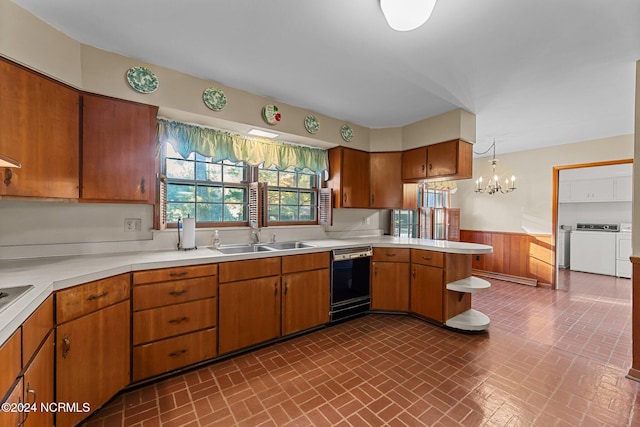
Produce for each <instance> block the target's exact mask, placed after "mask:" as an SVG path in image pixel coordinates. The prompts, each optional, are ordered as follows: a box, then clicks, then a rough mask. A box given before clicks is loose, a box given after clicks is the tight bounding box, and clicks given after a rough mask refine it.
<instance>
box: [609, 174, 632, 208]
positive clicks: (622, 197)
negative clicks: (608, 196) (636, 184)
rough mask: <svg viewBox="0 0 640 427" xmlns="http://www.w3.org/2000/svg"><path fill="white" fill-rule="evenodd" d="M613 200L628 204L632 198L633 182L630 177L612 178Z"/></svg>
mask: <svg viewBox="0 0 640 427" xmlns="http://www.w3.org/2000/svg"><path fill="white" fill-rule="evenodd" d="M613 185H614V191H615V194H614V197H613V198H614V200H615V201H618V202H630V201H631V200H632V197H633V180H632V178H631V177H630V176H619V177H616V178H613Z"/></svg>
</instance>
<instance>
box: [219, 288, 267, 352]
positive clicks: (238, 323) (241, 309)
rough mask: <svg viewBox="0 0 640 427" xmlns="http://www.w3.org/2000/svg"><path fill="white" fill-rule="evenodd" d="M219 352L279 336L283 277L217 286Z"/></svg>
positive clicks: (229, 350)
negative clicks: (281, 280) (281, 281)
mask: <svg viewBox="0 0 640 427" xmlns="http://www.w3.org/2000/svg"><path fill="white" fill-rule="evenodd" d="M218 297H219V308H218V311H219V317H218V325H219V330H218V334H219V336H218V341H219V353H220V354H224V353H229V352H231V351H234V350H239V349H241V348H244V347H249V346H251V345H254V344H258V343H261V342H265V341H269V340H271V339H273V338H277V337H279V336H280V276H272V277H264V278H261V279H251V280H244V281H240V282H230V283H224V284H221V285H219V286H218Z"/></svg>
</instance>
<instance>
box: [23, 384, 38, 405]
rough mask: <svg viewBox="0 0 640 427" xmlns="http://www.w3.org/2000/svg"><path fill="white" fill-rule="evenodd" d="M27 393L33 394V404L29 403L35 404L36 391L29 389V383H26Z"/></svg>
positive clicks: (36, 398)
mask: <svg viewBox="0 0 640 427" xmlns="http://www.w3.org/2000/svg"><path fill="white" fill-rule="evenodd" d="M27 393H29V394H33V402H31V403H36V401H37V400H38V396H37V395H36V391H35V390H34V389H32V388H31V385H30V384H29V383H27ZM25 402H26V396H25Z"/></svg>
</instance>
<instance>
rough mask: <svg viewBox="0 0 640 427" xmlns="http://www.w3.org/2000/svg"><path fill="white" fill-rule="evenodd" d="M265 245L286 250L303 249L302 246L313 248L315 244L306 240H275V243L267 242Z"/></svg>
mask: <svg viewBox="0 0 640 427" xmlns="http://www.w3.org/2000/svg"><path fill="white" fill-rule="evenodd" d="M265 246H268V247H270V248H273V249H276V250H284V249H301V248H313V247H315V245H312V244H310V243H305V242H298V241H296V242H275V243H266V244H265Z"/></svg>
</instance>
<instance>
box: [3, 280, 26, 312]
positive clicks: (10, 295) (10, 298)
mask: <svg viewBox="0 0 640 427" xmlns="http://www.w3.org/2000/svg"><path fill="white" fill-rule="evenodd" d="M31 288H33V285H24V286H13V287H9V288H0V312H2V311H3V310H5V309H6V308H7V307H9V306H10V305H11V304H13V303H14V302H16V300H18V299H19V298H20V297H21V296H22V295H23V294H25V293H26V292H27V291H29V290H30V289H31Z"/></svg>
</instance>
